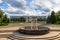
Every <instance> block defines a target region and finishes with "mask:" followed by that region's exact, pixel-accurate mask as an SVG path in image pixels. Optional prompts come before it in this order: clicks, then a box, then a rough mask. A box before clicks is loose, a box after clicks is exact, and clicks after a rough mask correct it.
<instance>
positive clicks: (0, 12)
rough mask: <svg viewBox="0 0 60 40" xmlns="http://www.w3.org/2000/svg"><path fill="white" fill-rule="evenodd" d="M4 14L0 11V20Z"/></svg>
mask: <svg viewBox="0 0 60 40" xmlns="http://www.w3.org/2000/svg"><path fill="white" fill-rule="evenodd" d="M3 14H4V12H3V10H1V9H0V18H1V17H2V16H3Z"/></svg>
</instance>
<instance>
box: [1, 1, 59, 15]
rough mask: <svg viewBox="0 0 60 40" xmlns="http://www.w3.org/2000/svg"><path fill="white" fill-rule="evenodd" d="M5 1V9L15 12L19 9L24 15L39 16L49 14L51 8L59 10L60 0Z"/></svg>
mask: <svg viewBox="0 0 60 40" xmlns="http://www.w3.org/2000/svg"><path fill="white" fill-rule="evenodd" d="M0 1H1V0H0ZM11 1H12V2H11ZM5 2H6V3H8V5H9V7H8V8H7V9H5V11H9V12H16V11H17V10H20V11H22V12H24V13H25V14H24V15H38V16H41V15H45V13H46V15H47V14H50V12H51V11H52V9H53V10H54V11H55V12H57V11H58V10H60V0H32V2H30V3H27V2H26V1H25V0H14V1H13V0H5ZM42 13H43V14H42ZM21 15H23V14H21Z"/></svg>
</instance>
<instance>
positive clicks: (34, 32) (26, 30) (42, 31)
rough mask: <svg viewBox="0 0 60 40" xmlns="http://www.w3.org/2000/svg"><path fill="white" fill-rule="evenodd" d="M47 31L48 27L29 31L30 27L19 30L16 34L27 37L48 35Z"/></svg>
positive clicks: (38, 27)
mask: <svg viewBox="0 0 60 40" xmlns="http://www.w3.org/2000/svg"><path fill="white" fill-rule="evenodd" d="M49 30H50V29H49V28H48V27H40V26H37V29H31V26H27V27H22V28H20V29H19V30H18V32H19V33H22V34H27V35H44V34H47V33H49Z"/></svg>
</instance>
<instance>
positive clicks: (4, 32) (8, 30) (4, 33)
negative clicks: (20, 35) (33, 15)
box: [0, 24, 60, 40]
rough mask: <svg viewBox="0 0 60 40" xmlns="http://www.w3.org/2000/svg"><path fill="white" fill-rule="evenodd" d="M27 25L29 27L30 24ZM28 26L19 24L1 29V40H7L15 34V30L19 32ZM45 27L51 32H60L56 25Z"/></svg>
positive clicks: (59, 39)
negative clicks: (21, 28)
mask: <svg viewBox="0 0 60 40" xmlns="http://www.w3.org/2000/svg"><path fill="white" fill-rule="evenodd" d="M27 25H29V24H27ZM27 25H26V24H18V25H17V24H14V25H12V26H8V27H0V40H7V39H6V38H5V37H7V36H8V35H10V34H13V33H12V32H14V31H15V30H18V29H19V28H20V27H22V26H27ZM44 26H47V27H49V28H50V29H51V30H57V31H58V30H59V31H58V32H57V31H55V32H57V33H59V32H60V27H59V26H56V25H44ZM7 34H8V35H7ZM53 34H54V33H52V34H50V35H53ZM50 35H49V36H50ZM46 36H47V35H46ZM56 40H60V38H58V39H56Z"/></svg>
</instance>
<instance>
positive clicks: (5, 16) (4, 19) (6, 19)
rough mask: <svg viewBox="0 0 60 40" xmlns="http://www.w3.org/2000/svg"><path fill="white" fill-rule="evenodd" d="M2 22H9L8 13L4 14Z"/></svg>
mask: <svg viewBox="0 0 60 40" xmlns="http://www.w3.org/2000/svg"><path fill="white" fill-rule="evenodd" d="M2 22H4V23H9V18H7V15H4V16H3V20H2Z"/></svg>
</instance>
